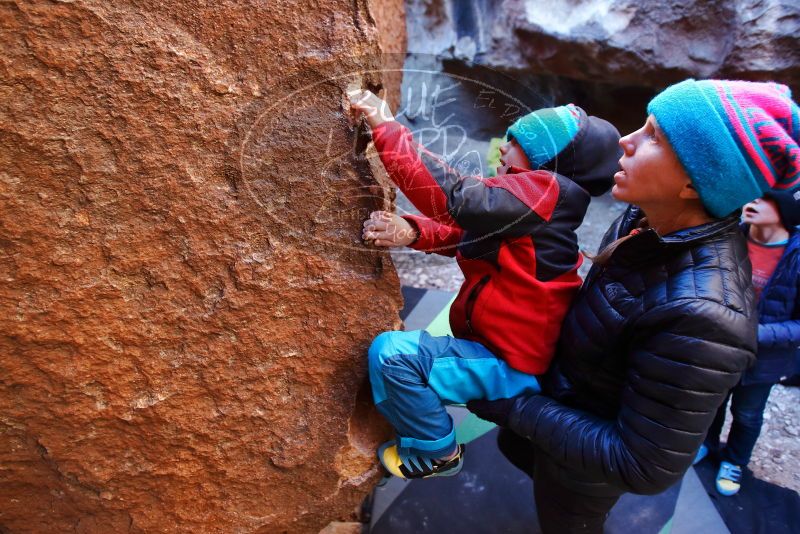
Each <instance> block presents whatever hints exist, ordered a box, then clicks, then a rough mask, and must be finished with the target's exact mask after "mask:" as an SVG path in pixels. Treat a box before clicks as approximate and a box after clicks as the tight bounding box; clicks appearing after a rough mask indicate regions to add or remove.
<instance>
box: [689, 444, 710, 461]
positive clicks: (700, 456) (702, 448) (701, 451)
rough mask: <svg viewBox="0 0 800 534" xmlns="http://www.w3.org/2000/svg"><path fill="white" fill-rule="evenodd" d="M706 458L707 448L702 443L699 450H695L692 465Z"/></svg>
mask: <svg viewBox="0 0 800 534" xmlns="http://www.w3.org/2000/svg"><path fill="white" fill-rule="evenodd" d="M706 456H708V447H706V444H705V443H703V444H702V445H700V448H699V449H698V450H697V455H696V456H695V457H694V461H692V465H697V464H699V463H700V462H702V461H703V458H705V457H706Z"/></svg>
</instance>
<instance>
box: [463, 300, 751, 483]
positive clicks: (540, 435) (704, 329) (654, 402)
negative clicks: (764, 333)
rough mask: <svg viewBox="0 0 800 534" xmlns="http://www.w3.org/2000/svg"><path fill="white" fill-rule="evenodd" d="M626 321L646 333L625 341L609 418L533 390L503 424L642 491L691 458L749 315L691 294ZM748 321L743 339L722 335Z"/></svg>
mask: <svg viewBox="0 0 800 534" xmlns="http://www.w3.org/2000/svg"><path fill="white" fill-rule="evenodd" d="M633 328H634V331H636V329H638V330H640V331H642V332H649V333H651V334H650V335H648V336H647V337H643V338H641V339H638V340H635V341H634V343H633V344H632V345H631V348H630V352H629V355H628V357H627V361H628V362H629V368H628V372H627V377H626V383H625V385H624V386H623V391H622V396H621V405H620V407H619V412H618V416H617V418H616V419H614V420H606V419H601V418H599V417H597V416H594V415H591V414H589V413H587V412H584V411H581V410H576V409H574V408H570V407H568V406H565V405H563V404H560V403H558V402H556V401H555V400H553V399H550V398H547V397H544V396H533V397H528V398H523V399H517V400H516V401H515V402H513V403H510V404H509V405H508V408H509V414H508V426H509V428H511V429H512V430H514V431H515V432H516V433H518V434H520V435H522V436H525V437H526V438H528V439H530V440H531V441H533V442H534V443H535V444H536V445H537V446H538V447H539V448H541V449H542V450H543V451H544V452H546V453H547V454H548V455H549V456H551V457H552V458H554V459H555V461H557V462H559V463H561V464H563V465H565V466H569V467H570V468H571V469H575V470H580V471H585V472H587V473H588V474H591V475H594V476H597V477H598V478H602V479H603V480H606V481H607V482H608V483H609V484H613V485H615V486H617V487H619V488H622V489H624V490H625V491H631V492H634V493H643V494H651V493H658V492H660V491H663V490H664V489H666V488H668V487H669V486H671V485H672V484H673V483H675V482H676V481H677V480H679V479H680V477H681V476H683V473H684V472H685V471H686V469H688V467H689V466H690V465H691V463H692V460H693V458H694V455H695V452H696V451H697V449H698V448H699V447H700V444H701V443H702V441H703V439H704V436H705V434H706V432H707V430H708V427H709V426H710V425H711V422H712V421H713V419H714V416H715V414H716V411H717V408H718V407H719V406H720V404H721V403H722V400H723V399H724V397H725V395H726V394H727V392H728V390H729V389H730V388H731V387H733V386H734V385H736V383H737V382H738V381H739V378H740V375H741V373H742V371H743V370H744V369H746V368H747V366H748V365H749V364H750V363H751V362H752V361H753V358H754V345H755V331H754V330H755V324H754V323H753V322H752V321H751V320H750V319H748V318H747V317H745V316H743V315H742V314H740V313H737V312H735V311H733V310H731V309H730V308H727V307H725V306H722V305H721V304H717V303H714V302H711V301H698V300H695V301H692V302H691V303H689V304H687V303H686V302H685V301H681V302H679V303H677V304H676V303H672V304H670V305H666V306H663V307H659V308H655V309H653V310H651V311H649V312H647V313H645V314H644V315H643V316H642V317H641V318H640V319H639V320H638V321H637V324H636V325H634V326H633ZM748 329H750V330H753V343H752V344H751V345H736V344H731V341H730V340H741V339H742V335H741V332H743V331H747V330H748ZM478 415H480V413H479V414H478Z"/></svg>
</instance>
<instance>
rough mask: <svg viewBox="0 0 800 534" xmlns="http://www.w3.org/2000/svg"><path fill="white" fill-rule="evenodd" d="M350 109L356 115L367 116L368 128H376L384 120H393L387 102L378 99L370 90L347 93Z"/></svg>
mask: <svg viewBox="0 0 800 534" xmlns="http://www.w3.org/2000/svg"><path fill="white" fill-rule="evenodd" d="M347 96H349V97H350V106H351V109H352V110H353V111H354V112H355V113H356V116H358V114H359V113H361V114H363V115H364V116H365V117H366V118H367V123H368V124H369V127H370V128H376V127H378V126H380V125H381V124H383V123H384V122H389V121H393V120H394V116H393V115H392V111H391V110H390V109H389V104H387V103H386V102H384V101H383V100H381V99H380V97H378V96H377V95H375V94H374V93H372V92H371V91H353V92H351V93H348V95H347Z"/></svg>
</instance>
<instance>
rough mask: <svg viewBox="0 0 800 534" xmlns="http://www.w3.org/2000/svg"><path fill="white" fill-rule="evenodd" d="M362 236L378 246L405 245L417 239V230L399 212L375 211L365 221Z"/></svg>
mask: <svg viewBox="0 0 800 534" xmlns="http://www.w3.org/2000/svg"><path fill="white" fill-rule="evenodd" d="M362 237H363V238H364V240H366V241H373V243H374V244H375V245H376V246H378V247H405V246H408V245H410V244H411V243H413V242H414V241H415V240H416V239H417V231H416V229H415V228H414V227H412V226H411V224H410V223H409V222H408V221H407V220H405V219H404V218H402V217H400V216H399V215H397V214H394V213H390V212H388V211H373V212H372V213H371V214H370V216H369V219H367V220H366V221H364V232H363V235H362Z"/></svg>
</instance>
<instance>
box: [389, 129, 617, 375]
mask: <svg viewBox="0 0 800 534" xmlns="http://www.w3.org/2000/svg"><path fill="white" fill-rule="evenodd" d="M585 118H586V117H585V115H584V119H585ZM590 119H594V117H590ZM598 121H599V122H592V121H588V120H583V121H582V126H581V130H579V132H578V134H577V135H576V137H575V139H574V140H573V143H571V144H570V145H569V146H568V147H567V148H565V149H564V150H563V151H562V152H561V154H559V156H558V157H557V158H556V159H559V162H558V163H559V170H560V171H561V170H562V168H569V170H570V171H571V173H572V174H574V173H576V172H578V173H584V174H585V173H589V174H591V173H597V172H601V173H605V174H606V175H607V176H608V178H607V180H608V185H609V187H610V185H611V180H612V179H611V174H613V171H614V170H616V168H617V166H616V162H615V161H614V159H615V158H618V157H619V153H618V150H617V149H616V148H615V146H616V140H617V139H618V138H614V134H611V133H610V132H609V134H608V135H607V136H605V131H601V130H602V127H603V125H600V122H602V123H604V124H605V125H608V123H605V121H600V120H599V119H598ZM608 126H609V127H610V129H611V130H613V132H616V130H614V129H613V127H611V126H610V125H608ZM598 128H600V130H598ZM587 129H588V130H589V131H590V132H591V133H592V134H594V135H599V134H600V133H602V134H603V135H604V136H605V137H603V139H602V142H599V143H591V144H590V146H589V147H588V150H587V147H586V143H585V142H583V141H585V140H586V139H585V138H586V137H587V131H584V130H587ZM606 137H607V138H606ZM373 141H374V143H375V146H376V148H377V149H378V152H379V154H380V157H381V161H382V162H383V164H384V166H385V167H386V170H387V172H388V174H389V176H390V178H391V179H392V180H393V181H394V183H395V184H397V186H398V187H399V188H400V189H401V190H402V191H403V193H405V195H406V196H407V197H408V198H409V200H410V201H411V202H412V203H413V204H414V205H415V206H416V207H417V209H419V210H420V211H421V212H422V213H423V214H424V215H425V216H424V217H419V216H406V217H405V218H406V219H407V220H408V221H410V222H411V223H412V225H413V226H416V228H417V229H418V230H419V237H418V238H417V240H416V241H415V242H414V243H413V244H412V245H411V247H412V248H415V249H417V250H422V251H426V252H436V253H438V254H443V255H447V256H455V257H456V259H457V261H458V264H459V266H460V267H461V270H462V271H463V273H464V278H465V280H464V284H463V285H462V286H461V289H460V291H459V293H458V296H457V298H456V300H455V302H453V305H452V307H451V308H450V326H451V329H452V331H453V334H454V335H455V336H456V337H458V338H463V339H470V340H473V341H477V342H479V343H481V344H483V345H484V346H485V347H486V348H488V349H489V350H491V351H492V352H493V353H494V354H496V355H497V356H498V357H500V358H503V359H504V360H505V361H507V362H508V363H509V365H511V366H512V367H513V368H514V369H517V370H519V371H522V372H525V373H530V374H542V373H544V372H545V371H546V370H547V368H548V366H549V364H550V361H551V359H552V358H553V354H554V352H555V344H556V340H557V339H558V335H559V331H560V329H561V322H562V320H563V318H564V316H565V315H566V313H567V310H568V309H569V307H570V304H571V302H572V299H573V297H574V295H575V293H576V292H577V290H578V288H579V287H580V285H581V279H580V277H579V276H578V273H577V270H578V267H579V266H580V264H581V260H582V258H581V256H580V255H579V252H578V243H577V237H576V235H575V229H576V228H577V227H578V226H580V224H581V222H582V221H583V217H584V215H585V213H586V208H587V207H588V205H589V200H590V196H589V194H588V193H587V192H586V191H585V190H584V189H583V188H581V187H580V186H579V185H577V184H576V183H575V182H573V181H572V180H570V179H568V178H565V177H564V176H562V175H561V174H558V173H555V172H551V171H545V170H538V171H526V170H523V169H516V168H513V169H512V172H513V174H506V175H501V176H497V177H493V178H481V177H476V176H460V175H458V174H457V173H456V172H455V171H454V170H453V169H451V168H450V167H448V166H447V165H446V164H445V163H444V162H443V161H442V160H441V159H440V158H438V157H436V156H435V155H433V154H431V153H430V152H428V151H427V150H425V149H424V148H423V147H421V146H420V145H418V144H417V143H416V142H414V140H413V138H412V136H411V132H410V131H409V130H408V129H407V128H405V127H404V126H402V125H401V124H400V123H398V122H395V121H390V122H386V123H383V124H381V125H380V126H378V127H377V128H375V129H374V130H373ZM582 142H583V143H582ZM582 145H583V146H582ZM587 155H588V156H590V157H589V158H588V159H589V160H591V159H593V158H594V159H595V160H597V161H590V162H589V163H590V164H589V165H588V166H587V165H586V163H587V161H588V160H587V158H586V156H587ZM577 156H583V157H582V158H580V159H582V160H586V161H583V163H582V164H576V161H577V159H578V158H577ZM609 158H610V161H608V160H609ZM612 167H613V170H612ZM609 171H611V173H609ZM598 176H599V175H596V174H595V175H594V176H593V179H595V180H596V179H597V178H598Z"/></svg>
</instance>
